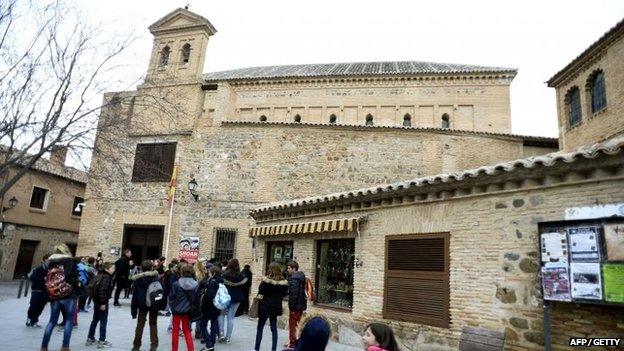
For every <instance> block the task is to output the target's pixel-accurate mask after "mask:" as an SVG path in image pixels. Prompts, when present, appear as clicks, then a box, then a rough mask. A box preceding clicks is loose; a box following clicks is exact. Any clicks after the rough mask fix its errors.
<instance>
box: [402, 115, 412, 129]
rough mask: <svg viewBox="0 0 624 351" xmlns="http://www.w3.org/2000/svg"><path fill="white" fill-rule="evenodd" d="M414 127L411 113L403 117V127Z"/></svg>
mask: <svg viewBox="0 0 624 351" xmlns="http://www.w3.org/2000/svg"><path fill="white" fill-rule="evenodd" d="M411 126H412V116H410V114H409V113H407V114H405V116H403V127H411Z"/></svg>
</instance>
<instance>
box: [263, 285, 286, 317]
mask: <svg viewBox="0 0 624 351" xmlns="http://www.w3.org/2000/svg"><path fill="white" fill-rule="evenodd" d="M286 294H288V281H287V280H285V279H284V280H280V281H275V280H272V279H269V278H268V277H264V278H262V282H261V283H260V286H259V287H258V295H262V300H260V306H258V313H259V314H262V315H267V316H269V317H272V316H281V315H282V300H284V297H285V296H286Z"/></svg>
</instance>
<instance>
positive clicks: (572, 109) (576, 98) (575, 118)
mask: <svg viewBox="0 0 624 351" xmlns="http://www.w3.org/2000/svg"><path fill="white" fill-rule="evenodd" d="M565 105H566V112H567V115H568V123H569V125H570V127H573V126H575V125H577V124H579V123H581V119H582V118H583V117H582V114H581V91H580V90H579V88H578V87H573V88H572V89H570V90H568V93H567V94H566V97H565Z"/></svg>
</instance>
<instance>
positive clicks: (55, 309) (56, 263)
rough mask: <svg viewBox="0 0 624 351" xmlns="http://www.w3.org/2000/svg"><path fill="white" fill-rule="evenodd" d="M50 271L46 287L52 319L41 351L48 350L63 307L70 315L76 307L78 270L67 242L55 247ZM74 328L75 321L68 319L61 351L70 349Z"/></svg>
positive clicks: (46, 279)
mask: <svg viewBox="0 0 624 351" xmlns="http://www.w3.org/2000/svg"><path fill="white" fill-rule="evenodd" d="M48 262H49V264H48V271H47V273H46V277H45V287H46V291H47V293H48V298H49V299H50V301H51V312H50V321H49V322H48V325H47V326H46V329H45V332H44V334H43V340H42V341H41V351H48V344H49V343H50V337H51V336H52V331H53V330H54V327H55V326H56V323H57V322H58V319H59V314H60V312H61V308H65V311H66V313H67V315H68V316H71V315H73V313H74V309H75V308H76V296H77V295H76V291H77V289H78V287H79V280H78V270H77V269H76V265H75V264H74V261H73V260H72V255H71V251H70V250H69V248H68V247H67V245H65V244H59V245H56V246H55V247H54V254H53V255H52V256H50V258H49V260H48ZM72 329H73V321H72V319H71V317H70V318H68V319H67V320H66V323H65V327H64V333H63V347H62V348H61V351H69V341H70V339H71V333H72Z"/></svg>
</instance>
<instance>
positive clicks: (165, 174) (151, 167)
mask: <svg viewBox="0 0 624 351" xmlns="http://www.w3.org/2000/svg"><path fill="white" fill-rule="evenodd" d="M175 152H176V143H156V144H138V145H137V148H136V154H135V157H134V168H133V170H132V181H133V182H168V181H169V180H170V179H171V173H172V172H173V164H174V162H175Z"/></svg>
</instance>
